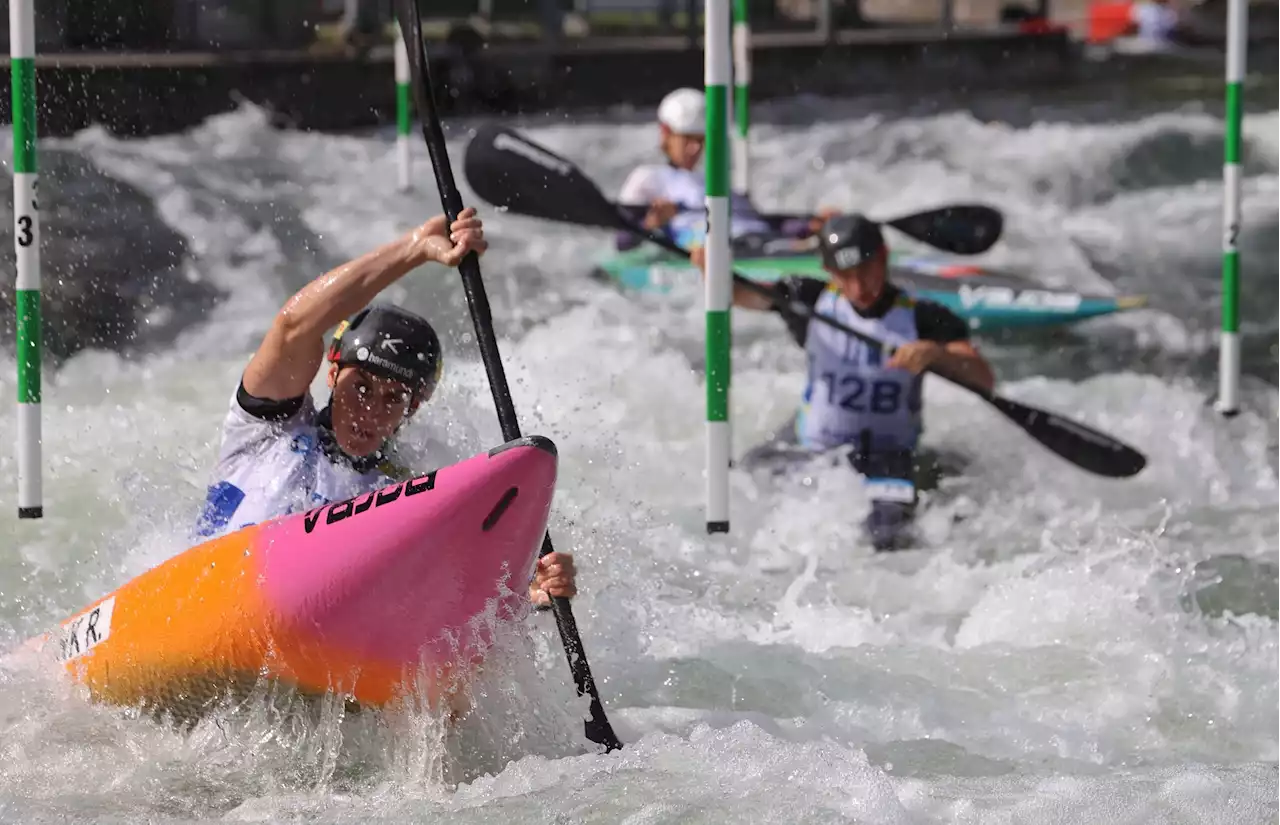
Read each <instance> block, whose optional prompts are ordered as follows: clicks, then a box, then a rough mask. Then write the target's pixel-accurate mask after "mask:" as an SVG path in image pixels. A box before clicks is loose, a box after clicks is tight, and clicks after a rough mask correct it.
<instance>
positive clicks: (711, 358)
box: [703, 0, 733, 533]
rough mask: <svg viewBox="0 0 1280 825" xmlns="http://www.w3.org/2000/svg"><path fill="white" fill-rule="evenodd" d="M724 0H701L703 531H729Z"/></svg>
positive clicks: (728, 70) (726, 34) (729, 281)
mask: <svg viewBox="0 0 1280 825" xmlns="http://www.w3.org/2000/svg"><path fill="white" fill-rule="evenodd" d="M729 17H730V10H729V0H706V13H705V15H704V22H703V26H704V39H705V42H706V46H705V51H704V53H703V63H704V65H703V71H704V89H705V93H706V103H707V126H706V130H707V137H706V141H707V143H706V160H705V162H706V172H705V174H706V191H707V246H706V250H707V276H706V312H707V331H706V335H707V342H706V344H707V532H708V533H727V532H729V454H730V448H731V442H732V438H731V434H730V429H729V383H730V369H731V363H730V352H729V350H730V343H731V340H730V332H731V330H730V315H729V307H730V303H731V301H732V297H733V280H732V277H733V257H732V252H731V250H730V247H729V152H728V149H729V146H728V143H729V135H728V132H729V123H728V104H729V80H730V74H731V72H732V62H731V55H730V41H729Z"/></svg>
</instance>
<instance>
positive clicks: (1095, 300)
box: [592, 246, 1146, 330]
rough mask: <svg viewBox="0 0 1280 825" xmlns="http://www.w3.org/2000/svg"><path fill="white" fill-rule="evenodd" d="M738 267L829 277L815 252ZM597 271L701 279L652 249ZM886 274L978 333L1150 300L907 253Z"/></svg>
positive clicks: (737, 264) (752, 274) (677, 280)
mask: <svg viewBox="0 0 1280 825" xmlns="http://www.w3.org/2000/svg"><path fill="white" fill-rule="evenodd" d="M733 268H734V271H735V272H737V273H738V274H740V275H743V276H745V277H747V278H751V279H753V280H756V281H761V282H764V283H771V282H774V281H778V280H780V279H782V278H786V277H789V276H792V275H802V276H807V277H811V278H821V279H823V280H826V279H827V274H826V272H825V271H823V269H822V264H821V262H820V261H819V259H818V257H817V256H816V255H813V254H807V255H806V254H796V253H795V252H792V251H789V250H788V251H786V252H784V253H783V254H778V255H765V256H762V257H755V258H735V259H734V262H733ZM592 275H593V276H595V277H597V278H600V279H602V280H606V281H611V282H613V283H616V284H617V285H619V286H621V287H622V288H623V289H629V290H636V291H640V292H652V293H666V292H670V291H671V290H672V289H673V288H675V287H677V286H680V285H693V284H697V282H698V273H697V271H696V269H695V268H694V266H693V264H692V263H690V261H689V260H688V258H683V257H679V256H676V255H673V254H671V253H669V252H666V251H664V250H661V249H655V248H653V247H650V246H642V247H637V248H636V249H632V250H628V251H627V252H622V253H619V254H617V255H614V256H612V257H610V258H608V259H606V260H604V261H601V262H600V263H599V264H597V265H596V267H595V269H594V270H593V271H592ZM889 277H890V279H891V280H892V281H893V282H894V283H895V284H897V285H898V286H899V287H901V288H902V289H904V290H905V291H906V292H908V293H910V294H911V295H914V296H916V297H917V298H923V299H928V300H930V301H935V302H937V303H939V304H942V305H943V306H945V307H947V308H948V309H950V310H951V311H952V312H954V313H956V314H957V315H959V316H960V317H961V318H963V319H965V320H966V321H968V322H969V326H970V328H972V329H975V330H977V329H984V330H997V329H1010V328H1026V327H1046V326H1055V325H1059V324H1070V323H1074V322H1077V321H1082V320H1084V319H1086V318H1096V317H1098V316H1101V315H1111V314H1113V313H1116V312H1122V311H1124V310H1128V309H1134V308H1136V307H1140V306H1142V305H1143V304H1145V302H1146V299H1145V298H1144V297H1141V296H1122V297H1117V296H1112V295H1084V294H1081V293H1078V292H1072V291H1069V290H1061V289H1049V288H1046V287H1042V286H1040V285H1038V284H1036V283H1035V282H1033V281H1031V280H1029V279H1027V278H1025V277H1022V276H1019V275H1015V274H1013V273H1009V272H1002V271H996V270H991V269H984V268H982V267H978V266H974V265H972V264H968V263H961V262H958V261H954V260H945V259H943V260H940V259H937V258H927V257H919V256H910V255H902V254H893V255H892V256H891V257H890V274H889Z"/></svg>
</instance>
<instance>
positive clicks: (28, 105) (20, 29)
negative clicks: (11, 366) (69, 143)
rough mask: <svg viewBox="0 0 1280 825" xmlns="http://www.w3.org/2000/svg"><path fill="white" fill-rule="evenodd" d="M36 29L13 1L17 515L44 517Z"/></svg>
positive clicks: (28, 7)
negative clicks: (37, 188) (16, 275)
mask: <svg viewBox="0 0 1280 825" xmlns="http://www.w3.org/2000/svg"><path fill="white" fill-rule="evenodd" d="M35 58H36V31H35V8H34V3H33V0H10V2H9V73H10V80H11V88H12V92H13V249H14V252H15V253H16V254H15V257H16V258H17V268H18V277H17V284H16V290H15V294H16V297H17V300H16V301H15V302H14V304H15V306H16V307H17V315H18V318H17V321H18V323H17V332H18V341H17V346H16V348H15V349H16V355H17V360H18V428H17V429H18V518H42V517H43V516H44V498H43V491H42V490H41V475H40V474H41V469H42V468H41V466H40V464H41V460H40V450H41V444H40V442H41V435H40V344H41V338H42V332H41V324H40V213H39V207H38V205H37V202H36V186H37V180H36V177H37V176H36V60H35Z"/></svg>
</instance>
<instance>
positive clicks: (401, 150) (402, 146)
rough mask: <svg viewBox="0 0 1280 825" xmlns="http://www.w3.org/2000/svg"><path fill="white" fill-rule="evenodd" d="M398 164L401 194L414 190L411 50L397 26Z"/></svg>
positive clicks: (398, 184)
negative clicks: (411, 169)
mask: <svg viewBox="0 0 1280 825" xmlns="http://www.w3.org/2000/svg"><path fill="white" fill-rule="evenodd" d="M395 54H396V162H397V165H398V172H399V180H398V182H397V187H398V188H399V190H400V191H401V192H408V191H409V190H410V189H412V188H413V180H412V179H411V178H410V176H409V172H410V166H411V165H412V156H411V155H410V154H409V147H410V145H411V144H410V135H409V133H410V131H411V129H412V127H413V109H412V108H411V107H412V105H413V104H412V103H411V102H410V101H411V100H412V98H411V97H410V91H409V80H410V75H409V49H408V47H407V46H405V42H404V38H403V37H402V36H401V35H400V26H399V24H397V25H396V52H395Z"/></svg>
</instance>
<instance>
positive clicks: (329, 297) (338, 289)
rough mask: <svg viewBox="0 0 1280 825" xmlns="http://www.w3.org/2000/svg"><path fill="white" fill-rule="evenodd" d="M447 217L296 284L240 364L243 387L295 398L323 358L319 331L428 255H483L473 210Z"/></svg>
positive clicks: (452, 262) (450, 261)
mask: <svg viewBox="0 0 1280 825" xmlns="http://www.w3.org/2000/svg"><path fill="white" fill-rule="evenodd" d="M447 221H448V219H447V218H446V217H445V216H444V215H437V216H436V217H434V218H432V219H431V220H429V221H427V222H426V223H424V224H423V225H422V226H419V227H418V228H416V229H414V230H412V231H411V232H408V233H406V234H405V235H403V236H401V237H399V238H397V239H396V240H394V241H391V242H390V243H387V244H384V245H382V246H380V247H378V248H377V249H375V250H373V251H372V252H367V253H365V254H364V255H361V256H360V257H359V258H356V259H355V260H354V261H350V262H348V263H345V264H343V265H342V266H339V267H338V268H336V269H333V270H331V271H329V272H327V273H325V274H324V275H322V276H320V277H319V278H316V279H315V280H314V281H312V282H311V283H309V284H307V285H306V286H305V287H303V288H302V289H301V290H299V291H298V293H297V294H295V295H294V296H293V297H292V298H290V299H289V300H288V302H286V303H285V305H284V307H283V308H282V309H281V310H280V311H279V312H278V313H277V314H276V317H275V321H274V322H273V323H272V325H271V329H269V330H268V331H267V334H266V336H265V337H264V338H263V339H262V344H261V345H260V346H259V347H258V351H257V352H255V353H254V355H253V358H252V359H251V360H250V361H249V365H248V366H247V367H245V371H244V377H243V379H242V380H243V383H244V390H245V392H247V393H248V394H249V395H252V396H254V397H257V398H267V399H274V400H284V399H288V398H297V397H299V396H302V395H303V394H305V393H306V391H307V388H308V387H310V386H311V382H312V380H313V379H314V378H315V376H316V371H317V370H318V369H319V368H320V362H321V359H323V358H324V346H325V343H324V334H325V332H326V331H327V330H329V329H331V328H333V327H334V326H336V325H337V324H338V323H339V322H341V321H342V320H343V319H345V318H347V317H349V316H351V315H354V314H355V313H356V312H358V311H360V310H361V309H363V308H364V307H365V306H367V305H368V304H369V302H370V301H372V300H373V299H374V298H375V297H376V296H377V295H378V293H379V292H381V291H382V290H384V289H386V288H387V287H388V286H390V285H391V284H393V283H395V282H396V281H397V280H399V279H400V278H402V277H403V276H404V275H406V274H407V273H409V272H410V271H411V270H413V269H416V268H417V267H419V266H422V265H423V264H425V263H427V262H428V261H435V262H437V263H440V264H443V265H444V266H449V267H454V266H457V265H458V264H459V263H460V262H461V261H462V258H463V257H464V256H465V255H466V254H467V253H468V252H470V251H472V250H474V251H475V252H476V253H477V254H483V253H484V250H485V249H486V248H487V247H488V242H487V241H486V240H485V239H484V228H483V225H482V224H481V222H480V219H479V218H477V217H476V216H475V209H474V208H467V209H464V210H463V211H462V212H461V213H460V214H459V215H458V220H457V221H455V222H454V223H453V225H452V226H451V227H450V226H448V225H447Z"/></svg>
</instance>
